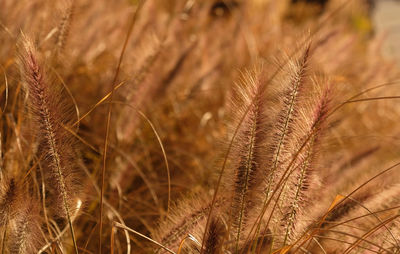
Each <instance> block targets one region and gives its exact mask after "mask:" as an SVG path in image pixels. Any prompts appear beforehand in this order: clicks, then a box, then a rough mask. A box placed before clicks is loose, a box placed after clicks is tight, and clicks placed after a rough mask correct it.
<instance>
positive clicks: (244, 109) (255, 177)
mask: <svg viewBox="0 0 400 254" xmlns="http://www.w3.org/2000/svg"><path fill="white" fill-rule="evenodd" d="M263 75H264V74H263V73H262V72H261V68H260V69H259V70H255V71H254V72H252V73H251V72H248V73H247V74H246V75H245V76H244V77H243V78H242V83H241V84H240V86H239V88H238V91H237V94H238V96H237V97H238V98H236V101H234V105H233V108H234V109H233V110H235V112H236V113H237V114H238V119H240V118H241V117H242V116H243V115H244V114H246V115H245V118H244V119H243V122H242V123H240V124H241V126H240V127H239V131H238V134H237V141H236V142H235V144H234V147H233V151H232V154H231V157H232V158H231V160H232V173H231V174H232V175H233V177H234V182H233V188H232V189H233V190H232V191H233V200H232V211H230V214H231V216H232V225H233V226H234V231H235V238H236V248H238V244H239V241H240V238H241V233H242V230H243V226H244V225H245V223H246V220H247V219H246V218H247V217H248V216H249V212H250V211H251V210H252V208H253V207H254V206H255V205H256V204H257V203H258V202H257V201H258V199H259V198H258V196H259V193H260V191H261V189H260V187H261V183H262V171H261V168H260V167H262V166H263V165H264V164H265V162H264V161H263V159H264V158H265V154H264V153H263V150H264V149H263V145H264V142H265V132H266V130H267V126H266V121H265V119H266V117H267V116H266V111H265V104H266V98H265V92H264V91H265V87H264V86H265V83H264V82H265V80H264V79H265V77H264V76H263ZM234 126H237V123H235V125H234Z"/></svg>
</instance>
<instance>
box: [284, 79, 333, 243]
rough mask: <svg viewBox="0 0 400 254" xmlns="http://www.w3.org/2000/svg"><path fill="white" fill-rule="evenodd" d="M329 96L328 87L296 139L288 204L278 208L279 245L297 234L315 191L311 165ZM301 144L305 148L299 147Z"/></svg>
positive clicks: (324, 124) (322, 126)
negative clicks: (280, 215) (299, 219)
mask: <svg viewBox="0 0 400 254" xmlns="http://www.w3.org/2000/svg"><path fill="white" fill-rule="evenodd" d="M317 85H318V84H317ZM330 102H331V92H330V89H329V87H328V88H326V89H324V91H323V94H322V95H321V97H320V99H319V100H317V101H316V103H315V105H314V106H313V109H311V110H312V112H313V114H309V116H308V115H307V114H306V115H304V114H303V115H304V117H306V118H308V117H310V116H311V119H304V121H305V122H310V124H309V130H307V131H306V135H305V136H304V137H303V138H302V139H300V143H299V145H300V147H299V149H300V148H302V146H304V147H303V150H302V151H301V152H300V154H299V155H298V158H297V161H298V162H297V165H296V166H295V168H294V173H293V176H291V177H290V178H289V179H290V180H289V181H288V184H287V188H288V189H289V194H288V197H287V200H288V203H287V204H284V207H283V208H282V209H283V211H284V217H283V218H282V223H283V231H284V232H285V235H284V240H283V245H286V244H287V242H290V241H291V240H293V239H295V236H296V235H297V233H298V230H297V232H296V229H295V227H296V225H297V224H298V223H297V217H299V216H301V215H304V213H305V210H306V208H307V205H308V203H309V202H310V198H309V196H310V195H309V193H310V189H311V192H317V191H318V187H319V184H318V182H319V181H318V179H317V178H318V174H316V172H314V171H315V161H316V157H317V153H318V152H319V150H320V144H319V143H320V141H321V136H322V135H323V128H324V126H326V118H327V116H328V112H329V109H330ZM303 143H305V144H303Z"/></svg>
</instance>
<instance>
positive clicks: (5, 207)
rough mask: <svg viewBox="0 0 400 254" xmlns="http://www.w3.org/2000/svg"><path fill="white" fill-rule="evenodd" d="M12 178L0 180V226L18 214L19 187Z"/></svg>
mask: <svg viewBox="0 0 400 254" xmlns="http://www.w3.org/2000/svg"><path fill="white" fill-rule="evenodd" d="M19 184H20V183H18V182H17V181H16V180H15V179H14V178H11V179H9V180H7V179H2V180H1V192H0V225H1V226H4V225H7V224H8V221H9V220H12V219H13V218H14V217H15V215H16V213H17V212H18V206H20V205H21V204H20V202H22V200H21V194H22V192H21V186H20V185H19Z"/></svg>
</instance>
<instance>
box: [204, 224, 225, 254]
mask: <svg viewBox="0 0 400 254" xmlns="http://www.w3.org/2000/svg"><path fill="white" fill-rule="evenodd" d="M224 235H225V226H224V225H223V223H222V221H221V220H220V219H217V218H212V219H211V222H210V226H209V228H208V232H207V235H206V240H205V241H204V243H205V244H204V248H205V249H204V253H205V254H219V253H222V243H223V238H224Z"/></svg>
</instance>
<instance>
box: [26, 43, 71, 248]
mask: <svg viewBox="0 0 400 254" xmlns="http://www.w3.org/2000/svg"><path fill="white" fill-rule="evenodd" d="M20 47H21V48H20V62H21V72H22V76H23V78H24V80H25V83H26V92H27V93H28V96H29V105H30V107H31V110H32V114H33V117H34V119H35V121H37V123H38V127H39V128H38V142H39V152H40V154H41V155H42V156H44V158H45V160H46V162H47V163H48V164H46V165H48V168H47V169H46V170H47V171H49V172H46V173H47V175H48V176H49V177H48V181H49V182H48V184H49V185H51V186H54V189H55V195H56V197H55V201H56V203H55V206H56V207H59V208H61V209H60V211H61V212H59V213H60V216H62V217H64V218H66V220H67V222H68V224H69V227H70V232H71V237H72V241H73V244H74V248H75V252H76V253H78V247H77V245H76V241H75V233H74V228H73V225H72V221H71V212H72V207H74V205H73V204H74V203H75V197H74V195H75V193H76V192H77V188H78V184H77V179H76V178H75V177H74V173H75V171H76V167H77V165H76V160H77V159H76V158H75V151H74V148H73V144H72V143H71V142H72V140H71V137H70V134H69V133H68V132H67V130H65V129H64V125H67V121H68V120H67V119H66V118H65V117H66V113H65V112H66V111H65V109H64V108H63V106H62V105H63V104H62V101H61V98H60V94H58V91H57V90H56V88H55V87H54V86H52V85H50V84H49V83H48V82H49V81H48V79H47V77H46V73H45V71H44V65H42V64H41V63H40V62H39V59H38V55H37V53H36V51H35V48H34V46H33V44H32V42H31V41H30V40H29V39H28V38H26V37H25V36H23V42H22V44H21V46H20Z"/></svg>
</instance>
